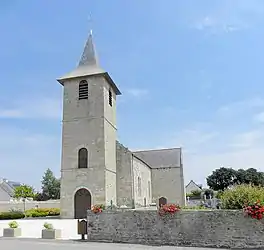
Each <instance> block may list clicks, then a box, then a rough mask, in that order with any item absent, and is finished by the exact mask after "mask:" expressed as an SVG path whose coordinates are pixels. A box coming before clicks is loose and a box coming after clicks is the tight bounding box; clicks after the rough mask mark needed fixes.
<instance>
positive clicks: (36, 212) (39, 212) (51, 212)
mask: <svg viewBox="0 0 264 250" xmlns="http://www.w3.org/2000/svg"><path fill="white" fill-rule="evenodd" d="M57 215H60V209H59V208H37V209H30V210H26V212H25V213H23V212H21V211H10V212H2V213H0V220H13V219H22V218H25V217H32V218H34V217H47V216H57Z"/></svg>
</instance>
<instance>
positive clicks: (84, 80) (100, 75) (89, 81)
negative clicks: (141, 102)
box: [57, 34, 121, 218]
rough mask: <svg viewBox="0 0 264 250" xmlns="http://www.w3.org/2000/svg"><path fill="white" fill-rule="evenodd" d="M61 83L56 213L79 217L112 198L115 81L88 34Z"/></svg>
mask: <svg viewBox="0 0 264 250" xmlns="http://www.w3.org/2000/svg"><path fill="white" fill-rule="evenodd" d="M57 80H58V82H59V83H60V84H61V85H62V86H63V89H64V90H63V93H64V94H63V122H62V157H61V217H62V218H84V217H86V211H87V210H88V209H90V208H91V206H92V205H94V204H104V205H106V206H108V205H110V204H111V203H112V204H116V130H117V127H116V97H117V96H118V95H120V94H121V92H120V91H119V89H118V87H117V86H116V84H115V83H114V81H113V80H112V78H111V77H110V75H109V74H108V73H107V72H106V71H104V70H103V69H102V68H101V67H100V65H99V60H98V57H97V54H96V50H95V46H94V42H93V36H92V34H90V35H89V37H88V40H87V42H86V45H85V48H84V51H83V54H82V56H81V59H80V62H79V64H78V66H77V67H76V68H75V69H74V70H73V71H72V72H70V73H69V74H66V75H64V76H63V77H61V78H59V79H57Z"/></svg>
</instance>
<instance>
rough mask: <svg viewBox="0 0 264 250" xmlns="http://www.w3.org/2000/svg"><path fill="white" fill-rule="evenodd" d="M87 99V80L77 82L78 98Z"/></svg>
mask: <svg viewBox="0 0 264 250" xmlns="http://www.w3.org/2000/svg"><path fill="white" fill-rule="evenodd" d="M83 99H88V82H87V81H85V80H82V81H80V83H79V100H83Z"/></svg>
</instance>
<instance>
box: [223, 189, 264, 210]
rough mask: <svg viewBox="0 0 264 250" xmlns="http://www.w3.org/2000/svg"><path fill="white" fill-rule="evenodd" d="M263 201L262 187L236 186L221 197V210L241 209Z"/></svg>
mask: <svg viewBox="0 0 264 250" xmlns="http://www.w3.org/2000/svg"><path fill="white" fill-rule="evenodd" d="M258 200H259V201H264V187H260V186H259V187H257V186H251V185H245V184H243V185H238V186H235V187H234V188H232V189H228V190H225V191H224V192H223V193H222V195H221V208H224V209H242V208H243V207H244V206H245V205H246V204H249V203H254V202H256V201H258Z"/></svg>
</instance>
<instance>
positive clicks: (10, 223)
mask: <svg viewBox="0 0 264 250" xmlns="http://www.w3.org/2000/svg"><path fill="white" fill-rule="evenodd" d="M8 226H9V227H10V228H18V223H17V222H16V221H11V222H9V223H8Z"/></svg>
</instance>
